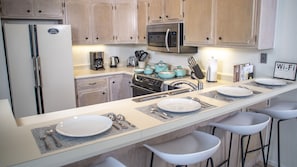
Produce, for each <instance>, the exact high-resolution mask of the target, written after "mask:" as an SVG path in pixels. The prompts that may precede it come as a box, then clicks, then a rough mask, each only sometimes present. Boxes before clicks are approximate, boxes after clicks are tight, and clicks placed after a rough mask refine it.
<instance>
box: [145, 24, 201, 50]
mask: <svg viewBox="0 0 297 167" xmlns="http://www.w3.org/2000/svg"><path fill="white" fill-rule="evenodd" d="M183 26H184V25H183V23H168V24H154V25H148V26H147V37H148V38H147V45H148V46H147V48H148V50H153V51H160V52H169V53H197V50H198V48H197V47H194V46H184V45H183V36H184V34H183V28H184V27H183Z"/></svg>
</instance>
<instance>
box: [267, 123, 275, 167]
mask: <svg viewBox="0 0 297 167" xmlns="http://www.w3.org/2000/svg"><path fill="white" fill-rule="evenodd" d="M273 120H274V119H273V118H271V123H270V131H269V138H268V144H267V145H265V147H266V146H267V147H268V148H267V155H266V163H265V166H267V165H268V157H269V151H270V143H271V135H272V128H273Z"/></svg>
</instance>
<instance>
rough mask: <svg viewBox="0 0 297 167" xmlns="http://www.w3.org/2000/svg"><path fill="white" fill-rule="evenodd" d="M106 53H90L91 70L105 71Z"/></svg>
mask: <svg viewBox="0 0 297 167" xmlns="http://www.w3.org/2000/svg"><path fill="white" fill-rule="evenodd" d="M103 58H104V52H90V68H91V70H99V69H104V59H103Z"/></svg>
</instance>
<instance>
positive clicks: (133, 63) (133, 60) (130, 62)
mask: <svg viewBox="0 0 297 167" xmlns="http://www.w3.org/2000/svg"><path fill="white" fill-rule="evenodd" d="M127 66H128V67H129V66H130V67H136V66H138V59H137V57H135V56H130V57H129V58H128V60H127Z"/></svg>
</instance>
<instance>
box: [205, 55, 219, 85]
mask: <svg viewBox="0 0 297 167" xmlns="http://www.w3.org/2000/svg"><path fill="white" fill-rule="evenodd" d="M217 70H218V61H217V59H214V58H213V57H211V59H209V60H208V66H207V72H206V81H207V82H217Z"/></svg>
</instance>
